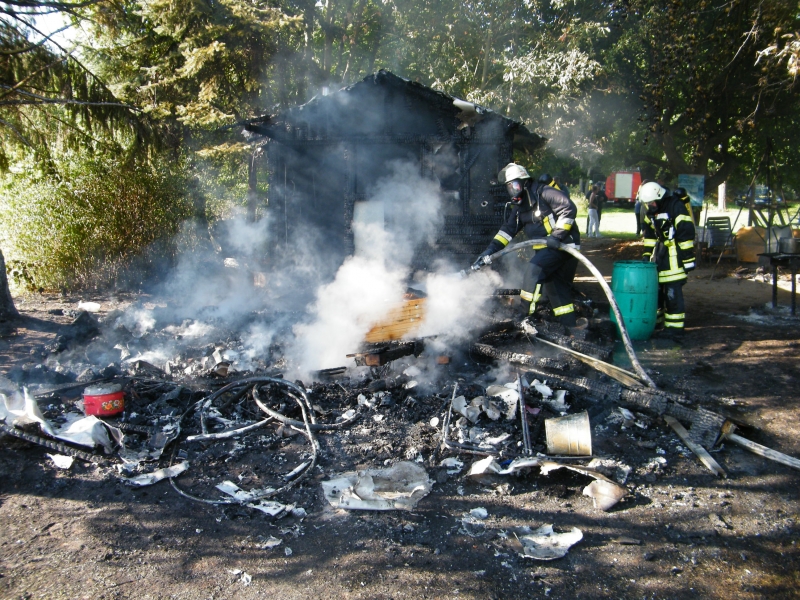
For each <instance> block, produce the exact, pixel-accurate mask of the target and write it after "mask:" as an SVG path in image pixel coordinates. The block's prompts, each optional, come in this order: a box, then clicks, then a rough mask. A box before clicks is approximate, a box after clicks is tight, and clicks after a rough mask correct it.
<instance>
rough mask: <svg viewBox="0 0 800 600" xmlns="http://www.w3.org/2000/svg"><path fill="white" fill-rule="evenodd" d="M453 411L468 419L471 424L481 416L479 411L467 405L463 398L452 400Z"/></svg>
mask: <svg viewBox="0 0 800 600" xmlns="http://www.w3.org/2000/svg"><path fill="white" fill-rule="evenodd" d="M453 410H454V411H456V412H457V413H458V414H460V415H463V416H464V417H466V418H467V419H469V421H470V422H471V423H477V422H478V418H479V417H480V416H481V409H480V408H478V407H476V406H472V405H471V404H467V399H466V398H464V396H458V397H457V398H453Z"/></svg>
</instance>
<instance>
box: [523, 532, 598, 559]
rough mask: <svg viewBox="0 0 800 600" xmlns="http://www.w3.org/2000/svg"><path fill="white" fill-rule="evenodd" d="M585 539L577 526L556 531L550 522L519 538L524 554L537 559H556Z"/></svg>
mask: <svg viewBox="0 0 800 600" xmlns="http://www.w3.org/2000/svg"><path fill="white" fill-rule="evenodd" d="M582 539H583V532H582V531H581V530H580V529H578V528H577V527H573V528H572V530H570V531H567V532H565V533H556V532H554V531H553V526H552V525H550V524H547V525H542V526H541V527H539V528H538V529H536V530H535V531H533V533H531V534H530V535H524V536H522V537H520V538H519V541H520V542H522V547H523V553H522V556H525V557H528V558H535V559H537V560H554V559H556V558H562V557H564V556H566V555H567V552H569V549H570V548H571V547H572V546H574V545H575V544H577V543H578V542H580V541H581V540H582Z"/></svg>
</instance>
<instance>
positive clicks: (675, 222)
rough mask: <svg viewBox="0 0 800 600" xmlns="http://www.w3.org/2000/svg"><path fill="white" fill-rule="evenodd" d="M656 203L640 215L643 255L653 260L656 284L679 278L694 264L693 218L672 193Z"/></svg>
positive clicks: (682, 278) (684, 275)
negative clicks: (642, 222)
mask: <svg viewBox="0 0 800 600" xmlns="http://www.w3.org/2000/svg"><path fill="white" fill-rule="evenodd" d="M656 206H657V208H650V209H648V211H647V214H646V215H645V217H644V253H643V256H644V257H645V258H650V259H651V260H652V261H653V262H655V263H656V266H657V267H658V282H659V283H669V282H673V281H683V280H685V279H686V273H687V272H688V271H691V270H692V269H694V267H695V262H694V221H693V220H692V217H690V216H689V213H688V212H687V211H686V206H685V205H684V204H683V202H681V201H680V200H679V199H678V198H675V197H674V196H672V195H670V196H666V197H664V198H662V199H661V200H660V201H659V202H658V203H657V204H656ZM653 254H655V258H653Z"/></svg>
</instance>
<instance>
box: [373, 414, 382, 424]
mask: <svg viewBox="0 0 800 600" xmlns="http://www.w3.org/2000/svg"><path fill="white" fill-rule="evenodd" d="M372 420H373V421H375V422H376V423H380V422H381V421H383V415H372Z"/></svg>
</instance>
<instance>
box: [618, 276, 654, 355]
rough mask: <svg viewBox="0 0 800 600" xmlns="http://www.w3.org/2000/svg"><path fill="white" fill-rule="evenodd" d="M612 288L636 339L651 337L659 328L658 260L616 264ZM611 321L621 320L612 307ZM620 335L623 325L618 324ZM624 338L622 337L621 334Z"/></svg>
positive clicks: (626, 324) (627, 326)
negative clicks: (620, 328) (657, 324)
mask: <svg viewBox="0 0 800 600" xmlns="http://www.w3.org/2000/svg"><path fill="white" fill-rule="evenodd" d="M611 291H612V292H614V297H615V298H616V300H617V304H618V305H619V311H620V312H621V313H622V320H623V321H624V322H625V328H626V329H627V330H628V336H629V337H630V338H631V339H632V340H647V339H650V336H651V335H653V331H654V330H655V328H656V315H657V313H658V270H657V269H656V265H655V263H646V262H642V261H639V260H621V261H619V262H615V263H614V271H613V272H612V273H611ZM611 321H612V322H613V323H614V324H615V325H616V324H617V319H616V317H615V316H614V311H613V309H612V310H611ZM617 334H618V335H620V333H619V326H617ZM620 337H621V336H620Z"/></svg>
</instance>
